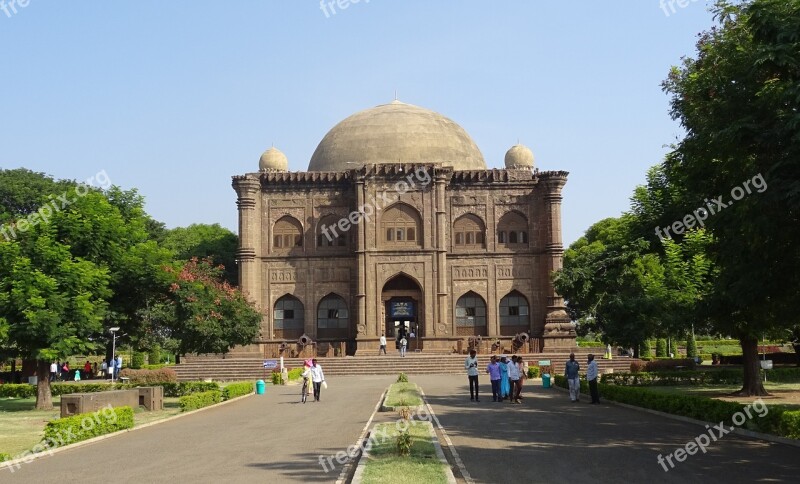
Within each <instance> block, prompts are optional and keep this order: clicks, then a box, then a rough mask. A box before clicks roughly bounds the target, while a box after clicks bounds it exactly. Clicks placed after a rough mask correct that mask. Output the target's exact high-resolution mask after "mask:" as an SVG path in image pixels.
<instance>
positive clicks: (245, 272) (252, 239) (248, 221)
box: [233, 175, 272, 339]
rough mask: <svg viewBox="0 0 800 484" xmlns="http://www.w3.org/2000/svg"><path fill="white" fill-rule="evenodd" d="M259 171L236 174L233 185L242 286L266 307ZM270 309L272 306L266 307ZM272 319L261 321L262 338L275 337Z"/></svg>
mask: <svg viewBox="0 0 800 484" xmlns="http://www.w3.org/2000/svg"><path fill="white" fill-rule="evenodd" d="M256 176H257V175H245V176H243V177H234V179H233V188H234V190H236V194H237V196H238V200H237V201H236V205H237V206H238V207H239V249H238V251H237V253H236V258H237V259H238V261H239V287H240V288H241V290H242V292H243V293H244V294H245V296H246V297H247V299H248V300H250V301H252V302H254V303H255V304H256V306H257V307H258V308H259V309H260V310H261V311H264V309H265V306H269V304H265V294H263V293H262V291H261V278H260V276H259V270H260V265H259V263H258V256H259V252H260V248H261V183H260V181H259V180H258V178H256ZM266 310H267V311H268V310H269V308H268V307H266ZM271 325H272V322H271V320H270V318H269V317H265V318H264V321H263V322H262V324H261V337H260V338H261V339H271V338H272V328H271Z"/></svg>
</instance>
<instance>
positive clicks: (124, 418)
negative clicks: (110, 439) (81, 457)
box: [44, 407, 133, 445]
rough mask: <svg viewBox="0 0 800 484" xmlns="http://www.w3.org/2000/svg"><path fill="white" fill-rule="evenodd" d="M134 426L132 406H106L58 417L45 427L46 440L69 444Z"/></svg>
mask: <svg viewBox="0 0 800 484" xmlns="http://www.w3.org/2000/svg"><path fill="white" fill-rule="evenodd" d="M130 428H133V409H132V408H131V407H116V408H113V409H112V408H110V407H106V408H103V409H102V410H98V411H97V412H94V413H82V414H80V415H73V416H72V417H64V418H57V419H55V420H51V421H50V422H47V425H45V427H44V438H45V440H48V439H49V440H51V441H52V442H57V443H58V445H67V444H72V443H74V442H79V441H81V440H86V439H91V438H92V437H97V436H99V435H105V434H110V433H113V432H118V431H120V430H125V429H130Z"/></svg>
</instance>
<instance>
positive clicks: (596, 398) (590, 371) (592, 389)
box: [586, 354, 600, 403]
mask: <svg viewBox="0 0 800 484" xmlns="http://www.w3.org/2000/svg"><path fill="white" fill-rule="evenodd" d="M588 359H589V365H588V366H587V367H586V380H588V381H589V394H590V395H591V396H592V403H600V394H599V393H598V391H597V373H598V372H597V362H596V361H595V360H594V355H592V354H590V355H589V357H588Z"/></svg>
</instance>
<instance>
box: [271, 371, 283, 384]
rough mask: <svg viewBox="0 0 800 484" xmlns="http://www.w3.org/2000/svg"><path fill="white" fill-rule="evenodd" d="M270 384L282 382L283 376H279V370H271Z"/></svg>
mask: <svg viewBox="0 0 800 484" xmlns="http://www.w3.org/2000/svg"><path fill="white" fill-rule="evenodd" d="M272 384H273V385H281V384H283V377H282V376H281V372H280V371H273V372H272Z"/></svg>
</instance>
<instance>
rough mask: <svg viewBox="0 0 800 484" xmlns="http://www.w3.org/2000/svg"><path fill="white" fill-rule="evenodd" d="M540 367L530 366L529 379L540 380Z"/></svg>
mask: <svg viewBox="0 0 800 484" xmlns="http://www.w3.org/2000/svg"><path fill="white" fill-rule="evenodd" d="M539 374H540V371H539V367H538V366H529V367H528V378H539Z"/></svg>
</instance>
